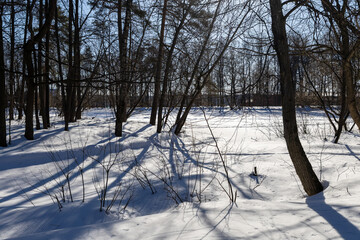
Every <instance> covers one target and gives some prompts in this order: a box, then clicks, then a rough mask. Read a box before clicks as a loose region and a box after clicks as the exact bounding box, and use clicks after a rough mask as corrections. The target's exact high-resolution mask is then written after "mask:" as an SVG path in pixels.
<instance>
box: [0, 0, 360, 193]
mask: <svg viewBox="0 0 360 240" xmlns="http://www.w3.org/2000/svg"><path fill="white" fill-rule="evenodd" d="M359 5H360V3H359V1H355V0H347V1H340V0H319V1H295V0H287V1H280V0H269V1H262V0H257V1H250V0H235V1H230V0H216V1H212V0H174V1H167V0H155V1H146V0H65V1H57V0H26V1H20V0H3V1H1V3H0V26H1V31H0V91H1V93H0V134H1V135H0V145H1V146H7V144H8V143H9V142H11V139H10V137H11V135H10V134H7V132H8V131H7V125H10V124H11V121H12V120H14V119H15V118H16V117H17V118H18V119H22V118H23V117H24V116H25V134H24V135H25V137H26V139H28V140H32V139H34V128H35V129H40V128H45V129H46V128H49V127H50V126H51V122H50V120H51V119H50V109H51V108H55V107H56V108H57V109H58V110H59V112H60V114H61V116H62V117H63V119H64V130H65V131H68V130H69V124H70V123H71V122H75V121H77V120H79V119H81V114H82V111H83V110H84V109H86V108H87V107H89V106H91V104H90V103H91V101H94V99H96V101H97V102H98V101H100V102H102V103H103V104H104V106H110V107H112V108H113V111H114V113H115V129H114V133H115V135H116V136H118V137H121V136H122V133H123V123H124V122H126V121H127V119H128V118H129V117H130V116H131V114H132V113H133V111H134V109H135V108H136V107H138V106H148V107H151V117H150V124H152V125H157V128H156V130H157V132H158V133H160V132H161V131H162V130H163V129H164V126H166V125H167V124H169V122H168V117H169V114H170V113H171V112H173V111H174V112H175V114H176V121H175V122H174V123H172V126H170V127H171V129H172V131H173V132H174V133H175V134H176V135H178V134H179V133H180V132H181V130H182V128H183V126H184V124H185V122H186V119H187V116H188V114H189V112H190V110H191V108H192V107H193V106H194V105H204V104H209V103H211V104H217V105H222V106H224V105H228V106H230V107H231V108H232V109H235V108H239V107H242V106H245V105H251V103H252V102H253V103H254V104H255V103H258V102H262V104H264V105H271V104H274V103H275V104H276V103H277V102H278V101H276V99H281V102H282V107H283V118H284V129H285V131H284V132H285V138H286V140H287V144H288V148H289V152H290V155H291V158H292V159H293V161H294V165H295V167H296V168H297V166H298V167H299V168H300V169H302V167H305V169H302V170H299V172H298V174H299V175H301V174H302V173H309V172H311V170H310V169H311V165H310V164H309V163H308V161H307V158H306V155H305V153H304V151H303V150H302V147H301V143H300V141H299V140H298V134H297V127H296V117H295V106H296V105H302V106H304V105H309V104H312V105H317V106H319V107H321V108H322V109H323V110H324V112H325V113H326V116H327V118H328V120H329V122H330V124H331V126H332V128H333V130H334V142H335V143H336V142H338V141H339V138H340V135H341V133H342V132H343V130H344V129H346V130H350V129H351V127H349V126H348V125H347V122H349V121H348V119H349V117H351V118H352V120H353V121H354V124H355V125H356V126H357V127H358V128H359V129H360V113H359V110H358V107H357V105H358V104H357V101H358V99H357V82H358V79H359V76H360V64H359V62H360V61H359V57H360V55H359V53H360V51H359V47H360V27H359V26H360V24H359V11H358V9H359V8H360V6H359ZM214 101H215V103H214ZM7 120H8V123H7ZM7 136H8V137H7ZM7 138H8V139H7ZM311 174H312V175H306V176H304V179H316V175H315V174H313V173H311ZM310 182H311V181H310ZM313 182H316V181H313ZM303 184H305V185H306V183H305V182H303ZM311 189H312V190H309V191H307V192H308V193H309V194H310V195H311V194H313V193H314V192H316V191H318V190H319V189H320V185H319V183H318V182H317V183H316V184H315V185H314V186H312V188H311Z"/></svg>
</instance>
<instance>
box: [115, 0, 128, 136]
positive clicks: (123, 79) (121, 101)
mask: <svg viewBox="0 0 360 240" xmlns="http://www.w3.org/2000/svg"><path fill="white" fill-rule="evenodd" d="M131 5H132V0H127V1H126V6H125V9H126V11H125V12H126V13H125V21H124V28H122V21H121V9H122V4H121V0H118V34H119V49H120V73H121V76H120V82H118V83H117V88H120V92H119V91H118V90H116V91H117V92H116V110H115V111H116V115H115V117H116V120H115V136H117V137H121V136H122V123H123V122H126V120H127V115H126V113H127V102H128V89H129V87H128V86H129V82H128V80H129V77H128V76H129V74H128V66H127V65H128V61H127V50H128V48H127V45H128V37H129V30H130V23H131Z"/></svg>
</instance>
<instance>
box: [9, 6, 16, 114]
mask: <svg viewBox="0 0 360 240" xmlns="http://www.w3.org/2000/svg"><path fill="white" fill-rule="evenodd" d="M14 5H15V3H14V0H11V14H10V15H11V16H10V19H11V20H10V21H11V32H10V74H9V88H10V89H9V90H10V91H9V92H10V96H9V97H10V99H9V100H10V106H9V119H10V120H14V86H15V73H14V64H15V6H14Z"/></svg>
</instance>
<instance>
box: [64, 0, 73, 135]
mask: <svg viewBox="0 0 360 240" xmlns="http://www.w3.org/2000/svg"><path fill="white" fill-rule="evenodd" d="M73 9H74V5H73V1H72V0H69V21H68V24H69V25H68V34H69V35H68V48H69V50H68V74H67V80H66V97H65V99H66V101H65V104H64V107H65V108H64V119H65V131H69V122H72V121H73V119H72V116H71V115H72V113H71V112H72V108H73V97H72V96H73V91H74V89H73V80H74V74H73V34H72V24H73Z"/></svg>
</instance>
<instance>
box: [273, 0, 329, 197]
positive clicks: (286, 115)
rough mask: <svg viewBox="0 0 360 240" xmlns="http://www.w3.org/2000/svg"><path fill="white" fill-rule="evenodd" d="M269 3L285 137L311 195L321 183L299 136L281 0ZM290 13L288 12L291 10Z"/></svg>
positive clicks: (303, 183)
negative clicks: (277, 62)
mask: <svg viewBox="0 0 360 240" xmlns="http://www.w3.org/2000/svg"><path fill="white" fill-rule="evenodd" d="M269 2H270V9H271V19H272V32H273V36H274V48H275V50H276V54H277V57H278V61H279V66H280V84H281V96H282V112H283V124H284V137H285V141H286V145H287V148H288V151H289V154H290V158H291V160H292V162H293V164H294V167H295V170H296V173H297V175H298V176H299V178H300V181H301V183H302V185H303V187H304V190H305V192H306V193H307V194H308V195H309V196H311V195H314V194H317V193H319V192H321V191H322V190H323V186H322V185H321V183H320V181H319V179H318V177H317V176H316V174H315V172H314V170H313V168H312V166H311V164H310V162H309V160H308V158H307V156H306V154H305V151H304V149H303V147H302V145H301V142H300V139H299V135H298V129H297V123H296V110H295V84H294V82H293V78H292V73H291V66H290V57H289V46H288V39H287V34H286V28H285V27H286V16H284V15H283V12H282V4H281V1H280V0H270V1H269ZM298 6H299V5H298ZM289 13H291V10H290V12H289Z"/></svg>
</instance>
